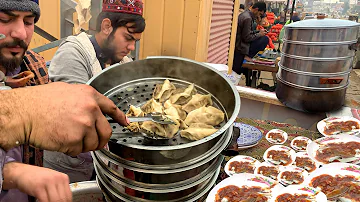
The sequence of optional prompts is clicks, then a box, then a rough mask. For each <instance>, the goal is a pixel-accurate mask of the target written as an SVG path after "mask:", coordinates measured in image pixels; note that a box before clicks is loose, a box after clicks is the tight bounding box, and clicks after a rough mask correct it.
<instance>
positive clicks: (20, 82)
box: [5, 71, 35, 88]
mask: <svg viewBox="0 0 360 202" xmlns="http://www.w3.org/2000/svg"><path fill="white" fill-rule="evenodd" d="M34 77H35V75H34V73H32V72H31V71H24V72H21V73H20V74H17V75H15V76H13V77H10V76H8V77H7V78H6V82H5V84H6V85H7V86H10V87H11V88H19V87H24V86H26V83H27V82H29V81H30V79H33V78H34Z"/></svg>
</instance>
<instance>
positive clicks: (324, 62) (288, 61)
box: [280, 54, 353, 74]
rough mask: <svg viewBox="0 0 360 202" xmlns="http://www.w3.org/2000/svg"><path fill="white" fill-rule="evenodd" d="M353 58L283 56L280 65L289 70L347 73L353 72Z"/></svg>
mask: <svg viewBox="0 0 360 202" xmlns="http://www.w3.org/2000/svg"><path fill="white" fill-rule="evenodd" d="M352 64H353V57H343V58H314V57H302V56H295V55H288V54H281V60H280V65H282V66H284V67H287V68H289V69H294V70H298V71H302V72H313V73H324V74H332V73H340V74H341V73H345V72H348V71H349V70H351V67H352Z"/></svg>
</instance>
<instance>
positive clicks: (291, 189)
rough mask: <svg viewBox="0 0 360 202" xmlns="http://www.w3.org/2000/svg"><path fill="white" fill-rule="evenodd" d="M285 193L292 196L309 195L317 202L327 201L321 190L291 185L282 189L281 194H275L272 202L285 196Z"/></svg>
mask: <svg viewBox="0 0 360 202" xmlns="http://www.w3.org/2000/svg"><path fill="white" fill-rule="evenodd" d="M285 193H289V194H292V195H295V194H299V195H300V194H306V195H309V196H310V197H314V198H315V201H317V202H326V201H327V198H326V195H325V194H324V193H322V192H321V191H320V190H319V189H315V188H313V187H309V186H306V185H290V186H288V187H286V188H284V189H282V190H281V191H280V192H278V193H274V194H273V197H272V198H271V200H270V202H275V201H276V198H277V197H278V196H280V195H282V194H285ZM290 202H291V201H290Z"/></svg>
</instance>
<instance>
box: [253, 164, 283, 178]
mask: <svg viewBox="0 0 360 202" xmlns="http://www.w3.org/2000/svg"><path fill="white" fill-rule="evenodd" d="M257 172H258V174H261V175H264V176H266V177H270V178H272V179H276V178H277V176H278V175H279V173H280V171H279V169H278V168H277V167H275V166H261V167H259V168H258V171H257Z"/></svg>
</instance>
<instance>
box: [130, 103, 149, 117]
mask: <svg viewBox="0 0 360 202" xmlns="http://www.w3.org/2000/svg"><path fill="white" fill-rule="evenodd" d="M144 115H145V113H144V112H143V111H142V110H141V109H140V107H135V106H134V105H130V109H129V111H128V112H127V113H126V116H136V117H143V116H144Z"/></svg>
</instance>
